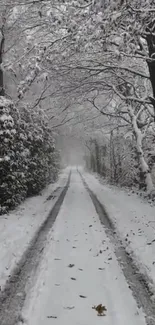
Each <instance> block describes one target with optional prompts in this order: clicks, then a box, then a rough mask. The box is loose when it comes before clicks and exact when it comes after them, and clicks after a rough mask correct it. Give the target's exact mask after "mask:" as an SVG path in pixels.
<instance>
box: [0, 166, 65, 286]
mask: <svg viewBox="0 0 155 325" xmlns="http://www.w3.org/2000/svg"><path fill="white" fill-rule="evenodd" d="M68 174H69V170H68V169H65V170H64V171H63V172H62V173H61V174H60V177H59V180H58V182H57V183H55V184H50V185H49V186H48V187H47V188H46V189H45V190H44V191H43V192H42V195H39V196H36V197H33V198H30V199H27V200H26V201H25V202H24V203H22V204H21V205H20V206H19V207H18V208H17V209H16V210H14V211H13V212H11V213H10V214H9V215H3V216H0V287H1V288H3V286H4V285H5V283H6V280H7V279H8V276H9V275H10V273H11V272H12V270H13V268H14V267H15V266H16V265H17V263H18V262H19V260H20V258H21V256H22V254H23V253H24V251H25V250H26V248H27V247H28V245H29V243H30V241H31V239H32V238H33V236H34V234H35V232H36V231H37V230H38V228H39V227H40V226H41V224H42V223H43V221H44V220H45V218H46V217H47V215H48V213H49V211H50V210H51V208H52V206H53V205H54V203H55V202H56V199H57V198H55V199H53V200H47V201H46V199H47V197H48V196H49V195H50V194H52V192H53V191H54V190H55V189H56V188H57V187H58V186H60V187H63V186H64V185H65V184H66V182H67V177H68Z"/></svg>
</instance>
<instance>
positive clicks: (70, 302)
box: [22, 170, 146, 325]
mask: <svg viewBox="0 0 155 325" xmlns="http://www.w3.org/2000/svg"><path fill="white" fill-rule="evenodd" d="M47 242H48V244H47V246H46V249H45V253H44V257H43V259H42V262H41V264H40V267H39V271H38V274H37V280H36V284H35V286H34V287H33V289H31V290H30V292H29V297H28V299H27V301H26V305H25V310H24V319H25V322H26V324H28V325H43V324H44V325H50V324H51V325H53V324H57V325H62V324H64V325H94V324H95V325H98V324H101V323H104V324H105V325H113V324H115V325H128V324H129V325H131V324H132V325H134V324H135V325H144V324H146V323H145V317H144V315H143V312H142V310H140V309H139V308H138V307H137V304H136V301H135V300H134V298H133V295H132V291H131V290H130V288H129V285H128V284H127V282H126V279H125V277H124V274H123V272H122V270H121V268H120V265H119V263H118V261H117V258H116V256H115V253H114V247H113V244H112V243H111V242H110V240H109V238H108V237H107V235H106V232H105V229H104V227H103V226H102V225H101V223H100V221H99V218H98V215H97V213H96V210H95V207H94V205H93V202H92V201H91V198H90V196H89V194H88V192H87V190H86V189H85V187H84V185H83V182H82V180H81V177H80V175H79V174H78V172H77V171H76V170H73V171H72V176H71V183H70V187H69V189H68V192H67V194H66V197H65V199H64V202H63V204H62V206H61V209H60V212H59V214H58V216H57V219H56V222H55V224H54V227H53V228H52V229H51V231H50V233H49V235H48V241H47ZM100 303H102V304H103V305H104V306H105V307H106V309H107V311H106V312H105V316H104V317H98V315H97V312H96V310H94V309H92V307H93V306H94V305H95V306H96V305H98V304H100ZM22 322H23V319H22Z"/></svg>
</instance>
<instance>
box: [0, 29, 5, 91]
mask: <svg viewBox="0 0 155 325" xmlns="http://www.w3.org/2000/svg"><path fill="white" fill-rule="evenodd" d="M4 42H5V37H4V26H2V27H1V29H0V96H4V95H5V92H4V79H3V69H2V63H3V53H4Z"/></svg>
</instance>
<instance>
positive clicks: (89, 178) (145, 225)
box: [83, 173, 155, 284]
mask: <svg viewBox="0 0 155 325" xmlns="http://www.w3.org/2000/svg"><path fill="white" fill-rule="evenodd" d="M83 175H84V178H85V180H86V182H87V184H88V186H89V187H90V188H91V189H92V191H93V192H94V193H95V194H96V195H97V198H98V199H99V201H100V202H101V203H102V204H103V205H104V206H105V207H106V210H107V212H108V214H109V216H110V218H111V220H112V221H113V222H114V224H115V226H116V228H117V229H118V231H119V233H120V237H121V238H122V239H123V241H124V245H125V246H126V250H127V251H128V252H130V253H131V254H132V256H133V258H134V260H135V263H136V264H137V265H138V267H139V268H140V270H141V272H142V273H144V274H145V275H147V276H148V277H149V278H150V279H151V280H152V281H153V282H154V284H155V206H151V205H150V204H149V203H148V202H144V201H143V200H142V199H141V198H139V197H137V196H136V195H135V194H129V193H127V192H125V191H124V190H121V189H119V188H117V187H112V186H108V185H107V184H105V185H104V184H101V183H100V182H99V180H98V179H97V178H96V177H95V176H94V175H91V174H88V173H84V174H83Z"/></svg>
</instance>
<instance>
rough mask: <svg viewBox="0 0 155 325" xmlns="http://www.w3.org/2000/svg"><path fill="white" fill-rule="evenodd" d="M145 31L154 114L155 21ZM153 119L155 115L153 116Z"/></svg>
mask: <svg viewBox="0 0 155 325" xmlns="http://www.w3.org/2000/svg"><path fill="white" fill-rule="evenodd" d="M146 32H147V33H148V35H147V37H146V41H147V46H148V51H149V57H150V59H148V60H147V64H148V68H149V73H150V81H151V85H152V91H153V98H150V99H151V102H152V105H153V107H154V115H155V36H154V33H155V21H152V22H151V23H150V24H149V25H148V27H147V28H146ZM154 119H155V116H154Z"/></svg>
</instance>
